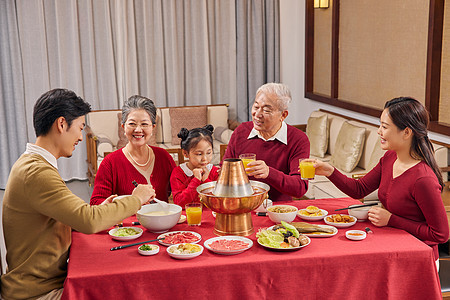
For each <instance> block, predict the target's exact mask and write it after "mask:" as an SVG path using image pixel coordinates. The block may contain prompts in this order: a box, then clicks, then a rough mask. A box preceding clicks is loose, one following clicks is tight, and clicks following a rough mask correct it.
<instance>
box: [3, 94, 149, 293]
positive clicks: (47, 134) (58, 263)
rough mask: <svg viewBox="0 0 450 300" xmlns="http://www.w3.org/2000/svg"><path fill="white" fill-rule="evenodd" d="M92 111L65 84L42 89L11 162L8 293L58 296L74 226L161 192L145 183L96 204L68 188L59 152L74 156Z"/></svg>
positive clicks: (89, 227) (86, 228) (88, 225)
mask: <svg viewBox="0 0 450 300" xmlns="http://www.w3.org/2000/svg"><path fill="white" fill-rule="evenodd" d="M89 111H90V105H89V104H88V103H87V102H85V101H84V100H83V99H82V98H80V97H78V96H77V95H76V94H75V93H74V92H72V91H69V90H65V89H54V90H51V91H49V92H47V93H45V94H43V95H42V96H41V97H40V98H39V99H38V100H37V102H36V104H35V106H34V112H33V125H34V129H35V132H36V136H37V138H36V142H35V144H31V143H29V144H27V148H26V151H25V152H24V153H23V154H22V156H21V157H20V158H19V159H18V160H17V161H16V163H15V164H14V166H13V167H12V169H11V172H10V175H9V178H8V183H7V185H6V189H5V195H4V198H3V231H4V236H5V243H6V250H7V255H6V261H7V263H8V270H7V272H6V274H4V275H3V276H2V277H1V294H2V297H3V299H40V298H41V299H59V298H60V297H61V294H62V287H63V283H64V280H65V277H66V274H67V259H68V257H69V255H68V254H69V247H70V244H71V231H72V228H73V229H75V230H77V231H79V232H83V233H87V234H89V233H96V232H99V231H102V230H105V229H107V228H109V227H111V226H113V225H114V224H117V223H118V222H120V221H121V220H123V219H125V218H127V217H129V216H131V215H133V214H135V213H136V212H137V211H138V210H139V209H140V207H141V205H142V204H144V203H146V202H148V201H149V200H151V199H152V198H154V196H155V191H154V190H153V188H152V187H151V186H149V185H139V186H138V187H136V188H135V189H134V191H133V193H132V195H131V196H129V197H125V198H122V199H119V200H116V201H114V202H112V198H113V197H112V196H111V197H110V198H108V199H107V200H105V202H104V203H103V204H104V205H98V206H90V205H89V204H87V203H86V202H85V201H84V200H82V199H80V198H78V197H77V196H76V195H74V194H73V193H72V192H71V191H70V190H69V189H68V188H67V186H66V184H65V182H64V181H63V180H62V178H61V177H60V175H59V173H58V165H57V159H58V158H60V157H70V156H72V152H73V151H74V150H75V146H76V145H77V144H78V142H80V141H82V140H83V135H82V131H83V129H84V126H85V115H86V114H87V113H88V112H89Z"/></svg>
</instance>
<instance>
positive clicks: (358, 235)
mask: <svg viewBox="0 0 450 300" xmlns="http://www.w3.org/2000/svg"><path fill="white" fill-rule="evenodd" d="M366 236H367V234H366V232H365V231H362V230H347V231H346V232H345V237H346V238H348V239H349V240H353V241H360V240H363V239H365V238H366Z"/></svg>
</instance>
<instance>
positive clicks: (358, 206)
mask: <svg viewBox="0 0 450 300" xmlns="http://www.w3.org/2000/svg"><path fill="white" fill-rule="evenodd" d="M374 205H378V202H374V203H369V204H362V205H356V206H352V207H345V208H338V209H335V210H334V211H338V210H346V209H349V208H360V207H366V206H374Z"/></svg>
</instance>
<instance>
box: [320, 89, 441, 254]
mask: <svg viewBox="0 0 450 300" xmlns="http://www.w3.org/2000/svg"><path fill="white" fill-rule="evenodd" d="M380 123H381V124H380V127H379V129H378V134H379V135H380V137H381V148H382V149H384V150H388V151H387V152H386V154H385V155H384V156H383V157H382V158H381V159H380V161H379V163H378V164H377V165H376V166H375V167H374V168H373V169H372V170H371V171H370V172H369V173H368V174H367V175H365V176H364V177H363V178H361V179H359V180H355V179H352V178H348V177H347V176H345V175H343V174H341V173H340V172H339V171H338V170H336V169H335V168H334V167H332V166H331V165H329V164H328V163H324V162H320V161H315V167H316V174H318V175H325V176H328V178H329V179H330V180H331V182H333V184H334V185H336V186H337V187H338V188H339V189H340V190H342V191H343V192H344V193H346V194H347V195H349V196H351V197H353V198H362V197H364V196H366V195H368V194H369V193H371V192H372V191H374V190H376V189H377V188H378V189H379V190H378V198H379V199H380V202H381V203H382V204H383V206H384V208H381V207H372V208H371V209H370V211H369V220H370V221H371V222H372V223H373V224H374V225H376V226H392V227H395V228H400V229H403V230H405V231H407V232H409V233H411V234H412V235H414V236H415V237H417V238H418V239H420V240H422V241H423V242H424V243H426V244H427V245H429V246H430V247H432V248H433V250H434V256H435V259H436V260H437V263H438V258H439V252H438V247H437V246H438V244H439V243H444V242H446V241H448V238H449V227H448V221H447V215H446V212H445V208H444V205H443V203H442V199H441V191H442V188H443V179H442V175H441V172H440V170H439V167H438V165H437V163H436V160H435V158H434V150H433V146H432V144H431V142H430V140H429V139H428V131H427V127H428V123H429V117H428V112H427V111H426V109H425V107H424V106H423V105H422V104H421V103H420V102H419V101H417V100H415V99H412V98H406V97H400V98H395V99H392V100H390V101H388V102H386V105H385V107H384V110H383V113H382V114H381V118H380Z"/></svg>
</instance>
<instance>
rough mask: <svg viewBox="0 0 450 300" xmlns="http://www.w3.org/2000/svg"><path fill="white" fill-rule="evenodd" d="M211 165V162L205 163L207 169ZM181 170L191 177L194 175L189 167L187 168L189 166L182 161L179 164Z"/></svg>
mask: <svg viewBox="0 0 450 300" xmlns="http://www.w3.org/2000/svg"><path fill="white" fill-rule="evenodd" d="M212 167H213V164H207V165H206V168H207V169H208V171H211V169H212ZM180 168H181V170H183V172H184V174H186V176H188V177H191V176H193V175H194V172H192V170H191V169H189V167H188V166H187V163H182V164H181V165H180Z"/></svg>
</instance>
